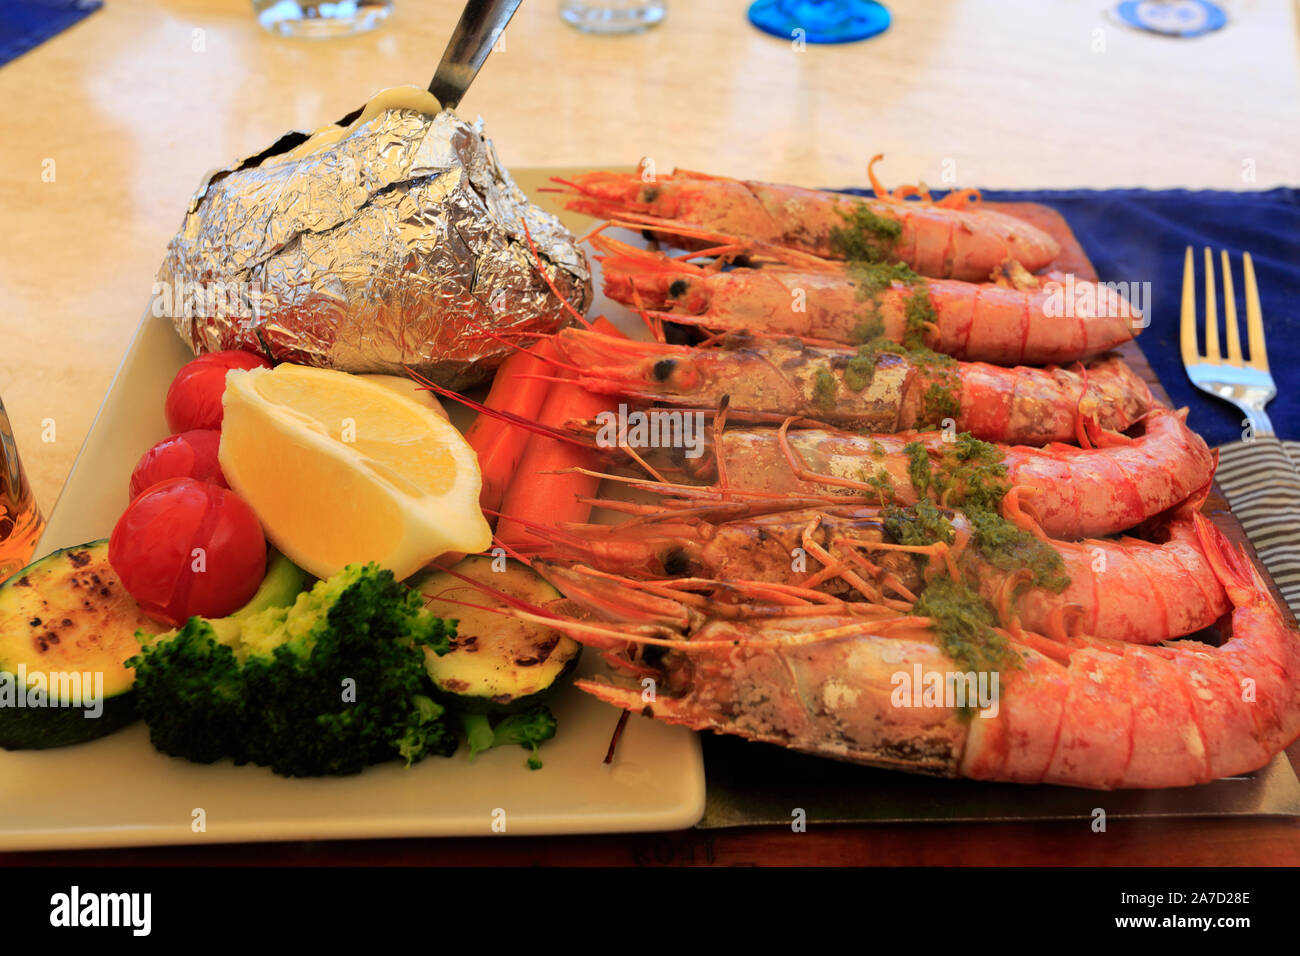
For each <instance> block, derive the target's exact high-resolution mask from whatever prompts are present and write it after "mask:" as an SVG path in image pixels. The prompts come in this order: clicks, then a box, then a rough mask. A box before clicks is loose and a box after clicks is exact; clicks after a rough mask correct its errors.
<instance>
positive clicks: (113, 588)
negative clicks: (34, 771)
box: [0, 540, 160, 750]
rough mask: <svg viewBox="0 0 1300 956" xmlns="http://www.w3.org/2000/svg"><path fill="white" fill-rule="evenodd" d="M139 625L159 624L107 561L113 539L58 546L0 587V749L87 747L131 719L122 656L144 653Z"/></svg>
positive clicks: (153, 627) (150, 629)
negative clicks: (73, 545)
mask: <svg viewBox="0 0 1300 956" xmlns="http://www.w3.org/2000/svg"><path fill="white" fill-rule="evenodd" d="M137 630H141V631H144V632H145V633H147V634H154V633H157V632H158V631H159V630H160V628H159V626H158V625H157V624H155V623H154V622H153V621H151V620H149V618H147V617H145V615H144V612H143V611H141V610H140V608H139V606H138V605H137V604H136V602H135V600H134V599H133V598H132V597H131V595H129V594H128V593H127V592H126V588H124V587H123V586H122V582H121V581H120V580H118V577H117V575H116V574H115V573H114V572H113V569H112V567H110V566H109V563H108V541H107V540H103V541H93V542H91V543H90V544H83V545H80V546H78V547H75V548H65V549H63V550H62V551H55V552H54V553H53V554H50V555H48V556H46V557H44V558H41V560H39V561H37V562H35V563H34V564H31V565H28V566H27V567H26V568H24V569H23V570H21V571H19V572H18V573H17V574H15V575H14V576H13V577H11V578H10V579H9V580H8V581H6V582H5V583H4V584H3V585H0V747H4V748H5V749H8V750H29V749H39V748H45V747H63V746H67V745H69V744H79V743H84V742H86V741H88V740H94V739H96V738H97V737H103V736H104V735H106V734H109V733H112V732H113V731H114V730H117V729H118V728H119V727H122V726H124V725H125V724H128V723H130V722H131V721H132V720H134V719H135V700H134V695H133V693H132V685H133V684H134V683H135V672H134V671H132V670H131V669H129V668H127V667H123V666H122V662H123V661H125V660H126V659H127V658H129V657H131V656H132V655H134V654H136V653H137V652H138V651H139V650H140V645H139V643H137V641H136V638H135V632H136V631H137ZM37 688H40V689H42V690H43V691H44V692H43V693H39V694H38V693H37ZM101 695H102V696H101ZM101 707H102V710H100V708H101ZM96 711H98V716H94V714H95V712H96Z"/></svg>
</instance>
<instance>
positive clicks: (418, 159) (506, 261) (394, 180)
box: [154, 109, 592, 388]
mask: <svg viewBox="0 0 1300 956" xmlns="http://www.w3.org/2000/svg"><path fill="white" fill-rule="evenodd" d="M340 125H346V124H340ZM308 135H309V134H306V133H290V134H287V135H285V136H283V137H281V138H280V140H278V141H277V142H276V143H275V144H274V145H272V146H271V147H270V148H269V149H267V150H266V151H264V152H263V153H260V154H258V155H257V156H254V157H250V158H248V159H245V160H243V161H242V162H240V163H237V164H235V165H234V166H231V167H229V168H227V169H222V170H218V171H216V172H214V173H210V174H209V175H208V176H207V177H206V178H205V180H204V182H203V184H202V185H201V186H200V188H199V190H198V192H197V193H196V194H195V196H194V199H193V200H192V201H191V203H190V207H189V210H188V212H187V213H186V216H185V221H184V223H183V224H182V226H181V230H180V232H179V233H178V234H177V235H176V237H175V238H174V239H173V240H172V241H171V243H170V244H169V245H168V247H167V257H166V259H165V260H164V262H163V264H162V267H161V268H160V269H159V274H158V284H157V285H155V293H158V295H157V296H156V297H155V302H154V309H155V312H156V313H157V314H166V315H169V316H170V317H171V318H172V319H173V321H174V323H175V325H176V329H177V331H178V332H179V333H180V335H181V337H182V338H183V339H185V341H186V342H188V343H189V345H190V347H191V348H193V349H194V351H195V352H196V353H199V352H208V351H216V350H219V349H230V348H240V349H248V350H251V351H256V352H260V353H262V354H264V355H267V356H268V357H270V358H271V359H273V360H275V361H289V362H297V363H300V364H305V365H316V366H321V367H326V368H335V369H342V370H344V371H348V372H393V373H400V372H401V369H402V366H404V365H409V366H411V367H412V368H415V369H417V370H418V371H420V372H421V373H422V374H425V375H427V376H429V377H431V378H433V379H434V380H435V381H437V382H439V383H440V384H443V385H445V386H447V387H449V388H463V387H466V386H469V385H472V384H475V383H477V382H479V381H482V380H483V379H485V378H486V377H487V376H488V375H489V374H490V373H491V371H492V370H493V369H494V368H495V367H496V366H497V365H498V364H500V362H501V360H502V359H503V358H504V357H505V355H506V353H507V352H508V351H509V348H508V347H507V346H505V345H503V344H501V343H500V342H499V341H497V340H495V339H493V338H491V337H490V336H487V335H485V334H484V330H485V329H486V330H488V331H491V332H493V333H496V334H498V335H504V336H505V337H507V338H509V337H511V336H512V335H513V334H515V333H519V332H524V331H536V332H551V331H554V330H555V329H557V328H559V327H560V326H561V325H563V324H564V323H565V321H566V312H565V310H564V308H563V306H562V304H561V303H560V301H559V299H558V298H557V297H556V296H555V295H554V294H553V293H552V292H551V291H550V289H548V288H547V286H546V284H545V283H544V282H543V281H542V279H541V277H540V276H539V275H538V272H537V269H536V267H535V261H536V260H535V259H534V257H533V255H532V253H531V252H530V250H529V247H528V244H527V239H526V238H525V231H524V223H527V228H528V234H529V235H531V237H532V240H533V243H534V244H535V246H536V248H537V253H538V257H539V258H540V261H541V262H542V264H543V267H544V268H545V269H546V272H547V274H548V275H549V276H550V278H551V280H552V282H554V283H555V286H556V288H557V289H558V290H559V292H560V294H561V295H563V296H564V297H565V298H566V299H567V300H568V301H569V303H571V304H572V305H573V307H574V308H576V309H577V310H578V311H579V312H585V311H586V308H587V306H588V305H589V304H590V302H591V296H592V290H591V272H590V268H589V266H588V263H587V260H586V257H585V256H584V254H583V252H582V250H581V249H579V248H578V244H577V240H576V239H575V238H574V236H573V235H572V234H571V233H570V232H569V231H568V230H567V229H565V228H564V226H562V225H561V224H560V222H559V220H558V219H556V218H555V217H554V216H552V215H550V214H549V213H545V212H543V211H542V210H540V209H538V208H537V207H536V206H533V205H531V204H530V203H529V202H528V198H527V197H526V196H525V195H524V194H523V192H522V191H521V190H520V189H519V187H518V186H516V185H515V183H514V181H513V180H512V179H511V178H510V174H509V173H508V172H506V170H505V169H504V168H503V167H502V166H501V164H500V162H499V161H498V160H497V157H496V153H495V151H494V149H493V147H492V143H491V141H490V140H488V139H486V138H485V137H484V135H483V121H482V120H481V119H480V120H479V121H478V122H477V123H475V124H474V125H473V126H470V125H469V124H468V123H465V122H464V121H462V120H461V119H459V118H458V117H457V116H456V115H455V114H454V113H452V112H450V111H448V110H444V111H443V112H441V113H438V114H437V115H435V116H429V115H426V114H423V113H420V112H418V111H415V110H408V109H390V110H387V111H386V112H382V113H380V114H378V115H377V116H375V117H374V118H373V119H371V120H370V121H369V122H367V123H365V124H363V125H361V126H359V127H358V128H357V129H355V130H354V131H353V132H352V133H351V134H350V135H348V136H347V138H345V139H343V140H342V141H341V142H339V143H337V144H334V145H332V146H330V147H327V148H326V149H324V150H322V151H320V152H317V153H313V154H311V155H308V156H304V157H301V158H294V157H291V156H286V155H285V154H287V153H289V151H290V150H292V149H293V147H295V146H297V145H298V144H300V143H302V142H303V141H304V140H305V139H306V138H307V136H308ZM277 157H279V158H278V159H277Z"/></svg>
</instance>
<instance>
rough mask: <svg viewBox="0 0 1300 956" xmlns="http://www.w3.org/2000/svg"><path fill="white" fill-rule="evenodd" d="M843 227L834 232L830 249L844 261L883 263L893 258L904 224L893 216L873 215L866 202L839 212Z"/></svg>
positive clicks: (843, 208)
mask: <svg viewBox="0 0 1300 956" xmlns="http://www.w3.org/2000/svg"><path fill="white" fill-rule="evenodd" d="M839 213H840V216H841V217H843V219H844V225H843V226H842V227H838V228H835V229H832V230H831V248H832V249H833V250H835V252H837V253H838V254H840V255H841V256H843V257H844V258H845V259H849V260H850V261H857V262H884V261H886V260H887V259H889V257H890V256H891V255H892V253H893V251H894V247H895V246H896V245H898V240H899V239H900V238H902V235H903V224H902V223H901V222H899V221H898V220H897V219H894V218H892V217H890V216H882V215H880V214H879V213H877V212H873V211H872V209H871V207H870V206H869V205H867V203H865V202H859V203H853V204H844V205H842V206H840V208H839Z"/></svg>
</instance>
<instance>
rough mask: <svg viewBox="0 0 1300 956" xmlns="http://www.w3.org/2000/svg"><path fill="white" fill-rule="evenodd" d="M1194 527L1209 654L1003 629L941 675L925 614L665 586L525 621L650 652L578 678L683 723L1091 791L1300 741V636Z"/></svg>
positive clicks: (870, 760) (945, 659)
mask: <svg viewBox="0 0 1300 956" xmlns="http://www.w3.org/2000/svg"><path fill="white" fill-rule="evenodd" d="M1192 520H1193V522H1194V528H1195V534H1196V536H1197V538H1198V540H1199V542H1200V546H1201V548H1202V550H1203V552H1204V553H1205V555H1206V556H1207V559H1208V560H1209V563H1210V565H1211V567H1212V569H1213V572H1214V574H1215V576H1216V578H1217V579H1218V581H1219V583H1220V584H1221V586H1222V587H1223V588H1224V590H1225V592H1226V594H1227V596H1228V598H1229V600H1230V601H1231V604H1232V607H1233V611H1232V616H1231V634H1230V636H1229V638H1228V640H1227V641H1226V642H1225V643H1224V644H1223V645H1222V646H1220V647H1213V646H1210V645H1207V644H1202V643H1198V642H1196V641H1191V640H1183V641H1175V642H1172V643H1170V644H1166V645H1163V646H1160V647H1144V646H1141V645H1137V644H1124V643H1120V642H1118V641H1114V640H1108V639H1106V637H1105V636H1101V637H1097V638H1090V637H1074V638H1070V639H1068V640H1066V641H1053V640H1050V639H1047V638H1045V637H1042V636H1041V635H1035V634H1033V633H1031V632H1022V633H1021V634H1020V635H1018V636H1017V635H1014V634H1011V633H1007V632H1003V633H1002V634H1001V635H1000V636H1001V638H1002V639H1003V640H1004V641H1005V646H1006V647H1007V648H1008V649H1009V651H1010V655H1011V656H1009V657H1007V658H1005V659H1004V662H1003V663H1001V664H998V665H996V666H991V667H989V668H987V669H984V670H982V671H980V672H978V673H977V672H974V671H967V672H961V671H957V672H956V673H954V663H953V661H952V659H951V658H950V657H949V656H948V655H947V654H945V653H944V652H943V650H941V648H940V643H939V637H938V635H937V633H936V630H935V622H933V621H931V620H928V619H926V618H920V617H907V616H899V615H895V614H892V613H891V612H890V611H889V610H888V609H886V608H880V607H878V606H874V605H867V606H866V607H864V608H863V609H861V611H860V612H859V613H847V612H846V610H845V609H846V608H848V607H849V605H837V606H834V607H826V606H819V605H815V604H811V603H803V604H795V605H790V606H787V607H785V608H772V607H764V608H759V607H755V608H753V609H752V613H743V612H742V613H736V614H731V615H728V616H709V615H708V614H701V613H700V612H699V611H693V610H691V609H690V608H688V607H685V606H678V607H677V608H676V610H675V611H674V608H673V602H672V601H671V600H670V598H669V597H668V596H666V595H665V593H662V592H661V593H655V594H654V595H653V602H652V603H651V602H645V603H638V596H639V595H640V594H642V593H645V592H644V590H642V591H640V592H638V591H628V592H626V593H625V594H624V595H623V596H622V601H623V604H622V605H621V606H622V607H623V608H625V610H624V613H623V619H622V620H621V621H620V622H618V623H613V624H608V625H605V624H596V623H592V622H578V621H573V620H569V619H566V618H563V617H559V616H546V617H537V618H536V619H537V620H539V621H541V622H544V623H546V624H547V625H549V626H551V627H554V628H556V629H558V630H560V631H563V632H565V633H568V634H570V635H571V636H572V637H574V638H575V639H577V640H579V641H582V642H584V643H587V644H593V645H596V646H599V647H601V648H602V649H604V650H606V651H607V652H610V651H612V650H614V649H616V648H619V647H628V646H631V647H640V648H643V649H646V650H648V649H651V648H653V649H656V654H655V656H654V657H653V658H651V657H649V656H645V657H643V658H642V660H641V662H640V663H637V662H632V663H630V664H629V668H630V669H632V670H633V671H634V672H635V673H636V674H637V675H638V676H639V677H641V678H642V680H641V683H640V684H639V685H638V686H636V687H635V688H629V687H625V686H622V685H621V684H619V683H616V682H613V681H610V680H605V679H599V678H586V679H582V680H579V681H578V682H577V685H578V686H579V687H580V688H582V689H583V690H585V691H587V692H588V693H590V694H593V695H594V696H596V697H598V698H599V699H601V700H603V701H606V702H608V703H610V704H613V705H615V706H617V707H621V708H624V709H626V710H629V711H633V712H637V713H642V714H646V715H649V716H652V717H654V718H656V719H659V720H664V721H667V722H669V723H676V724H684V725H686V726H688V727H691V728H694V729H696V730H713V731H717V732H719V733H725V734H735V735H739V736H742V737H746V738H748V739H750V740H757V741H763V742H767V743H772V744H776V745H778V746H782V747H788V748H791V749H794V750H801V751H805V752H807V753H812V754H817V755H819V756H824V757H833V758H836V759H840V760H847V761H851V762H854V763H861V764H869V765H872V766H879V767H888V768H892V769H897V770H906V771H910V772H915V773H926V774H932V775H939V776H947V777H968V778H972V779H977V780H998V781H1007V782H1014V783H1052V784H1063V785H1067V786H1075V787H1087V788H1093V789H1102V790H1109V789H1115V788H1159V787H1181V786H1188V785H1191V784H1197V783H1204V782H1207V781H1210V780H1214V779H1217V778H1220V777H1225V776H1232V775H1236V774H1241V773H1246V772H1249V771H1252V770H1256V769H1258V768H1260V767H1262V766H1263V765H1264V764H1266V763H1267V762H1268V761H1269V760H1270V759H1272V757H1273V756H1274V755H1276V754H1277V753H1279V752H1280V751H1281V750H1283V749H1284V748H1285V747H1287V746H1288V745H1289V744H1290V743H1291V742H1292V741H1293V740H1295V739H1296V737H1297V735H1300V635H1297V633H1296V632H1295V631H1294V630H1292V629H1291V628H1289V627H1288V626H1287V624H1286V622H1285V619H1284V618H1283V615H1282V613H1281V611H1280V610H1279V609H1278V608H1277V606H1276V605H1275V604H1274V603H1273V600H1272V598H1271V597H1270V595H1269V593H1268V590H1267V588H1266V586H1265V585H1264V583H1263V581H1262V580H1261V579H1260V578H1259V575H1258V573H1257V572H1255V570H1254V568H1253V567H1252V566H1251V565H1250V563H1249V561H1248V559H1247V558H1246V557H1245V555H1244V554H1242V553H1239V552H1236V551H1234V550H1233V549H1232V547H1231V545H1230V544H1229V543H1228V541H1227V540H1226V539H1225V538H1224V537H1223V535H1222V534H1221V533H1220V532H1219V531H1218V530H1217V529H1215V528H1214V527H1213V525H1211V524H1210V523H1209V522H1208V521H1207V520H1206V519H1205V518H1204V517H1203V516H1201V515H1199V514H1198V515H1195V516H1194V518H1193V519H1192ZM625 590H626V589H625ZM577 600H580V601H581V600H582V598H581V596H579V597H578V598H577ZM601 603H602V605H605V606H608V605H610V604H611V603H612V598H606V599H605V600H603V601H602V602H601ZM638 608H639V609H642V613H641V617H640V619H638V618H637V616H636V613H635V609H638ZM526 616H527V615H526ZM651 661H653V662H654V663H651ZM981 674H982V675H983V676H986V677H989V678H990V680H989V681H988V683H989V684H992V679H991V678H992V677H993V676H996V677H997V678H999V680H998V683H997V684H996V685H994V686H996V687H997V688H998V693H997V695H996V698H995V700H994V702H993V703H994V706H991V707H984V709H982V710H980V711H979V712H978V713H977V714H975V715H972V714H971V713H970V711H964V712H963V710H962V709H961V708H959V707H958V706H955V705H954V704H953V702H952V701H951V700H950V699H948V698H947V697H946V696H945V695H944V694H943V693H942V692H940V693H938V694H936V695H934V696H933V697H931V696H930V695H929V694H928V693H927V694H926V695H925V696H924V697H921V695H919V694H918V695H916V696H913V695H912V694H907V693H900V688H901V687H902V686H903V685H904V683H905V682H906V681H909V680H911V679H912V677H913V675H918V676H922V677H924V678H926V680H927V684H928V681H929V677H930V675H936V676H937V677H938V678H939V680H938V681H937V684H938V685H939V687H940V688H942V687H944V686H946V685H948V684H951V683H954V682H960V683H962V684H963V686H965V687H970V686H972V685H973V684H974V683H975V682H976V680H977V678H979V677H980V676H981ZM650 675H653V676H652V678H651V679H652V680H653V683H647V682H646V681H645V677H646V676H650ZM647 688H652V689H651V690H647ZM1243 688H1249V689H1250V690H1251V692H1250V693H1247V692H1246V690H1244V689H1243ZM917 698H920V701H919V702H920V703H921V704H922V706H916V703H917V702H918V700H917Z"/></svg>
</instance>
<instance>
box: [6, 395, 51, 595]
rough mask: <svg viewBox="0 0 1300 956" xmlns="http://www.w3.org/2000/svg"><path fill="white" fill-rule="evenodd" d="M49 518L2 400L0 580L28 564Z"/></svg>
mask: <svg viewBox="0 0 1300 956" xmlns="http://www.w3.org/2000/svg"><path fill="white" fill-rule="evenodd" d="M44 527H45V519H44V518H42V517H41V512H40V509H39V508H37V507H36V498H35V496H34V495H33V494H32V487H31V485H29V484H28V483H27V476H26V475H25V474H23V465H22V462H20V461H19V460H18V445H17V443H15V442H14V433H13V429H12V428H11V427H10V426H9V415H8V413H7V412H5V406H4V402H3V401H0V581H3V580H4V579H5V578H7V577H9V576H10V575H11V574H13V573H14V572H15V571H17V570H19V569H20V568H23V567H25V566H26V564H27V559H28V558H30V557H31V556H32V551H33V550H35V548H36V539H37V538H39V537H40V536H41V531H42V529H44Z"/></svg>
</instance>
